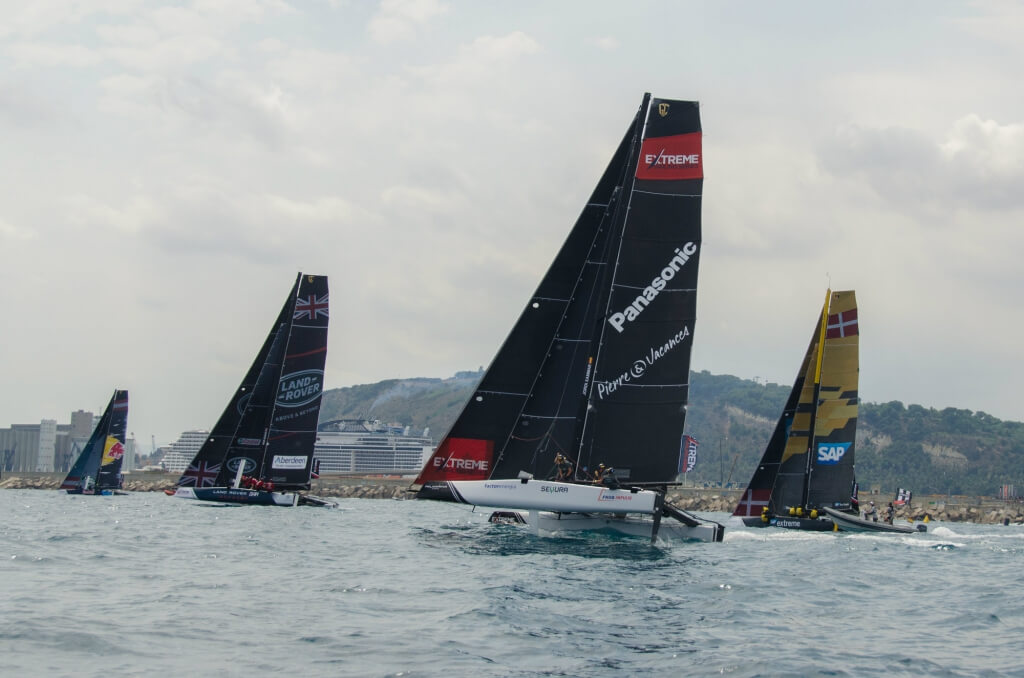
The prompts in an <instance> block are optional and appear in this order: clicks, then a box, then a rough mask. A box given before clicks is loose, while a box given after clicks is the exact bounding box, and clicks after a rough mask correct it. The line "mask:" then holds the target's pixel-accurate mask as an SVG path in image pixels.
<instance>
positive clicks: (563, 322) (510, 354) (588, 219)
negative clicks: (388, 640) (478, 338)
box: [416, 114, 641, 498]
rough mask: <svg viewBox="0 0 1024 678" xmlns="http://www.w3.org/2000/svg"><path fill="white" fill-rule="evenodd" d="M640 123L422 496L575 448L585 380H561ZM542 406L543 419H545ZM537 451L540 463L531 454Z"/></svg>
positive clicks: (600, 272)
mask: <svg viewBox="0 0 1024 678" xmlns="http://www.w3.org/2000/svg"><path fill="white" fill-rule="evenodd" d="M640 120H641V118H640V115H639V114H637V117H636V118H635V119H634V121H633V123H632V124H631V125H630V127H629V129H628V130H627V131H626V134H625V136H624V138H623V139H622V141H621V143H620V144H619V146H618V149H617V150H616V151H615V154H614V155H613V156H612V160H611V162H610V163H609V164H608V167H607V168H606V169H605V171H604V174H603V175H602V177H601V180H600V181H599V182H598V184H597V187H596V188H595V189H594V191H593V193H592V194H591V196H590V199H589V200H588V201H587V203H586V205H585V206H584V208H583V211H582V213H581V214H580V216H579V218H578V219H577V220H576V224H575V225H574V226H573V228H572V230H571V231H570V233H569V236H568V238H567V239H566V241H565V242H564V243H563V245H562V247H561V249H560V250H559V252H558V254H557V255H556V257H555V260H554V261H553V262H552V264H551V266H550V267H549V268H548V271H547V273H546V274H545V275H544V277H543V278H542V279H541V282H540V285H539V286H538V287H537V290H536V291H535V292H534V294H533V296H532V297H531V298H530V299H529V301H528V302H527V303H526V306H525V308H524V309H523V311H522V313H521V314H520V316H519V319H518V320H517V321H516V324H515V325H514V326H513V328H512V331H511V332H510V333H509V335H508V337H507V338H506V339H505V342H504V344H502V346H501V348H500V349H499V350H498V353H497V355H496V356H495V357H494V360H493V361H492V362H491V364H490V366H489V367H488V369H487V371H486V373H485V374H484V376H483V379H481V381H480V384H479V386H478V387H477V390H476V391H475V392H474V393H473V394H472V395H471V396H470V399H469V400H468V401H467V403H466V405H465V406H464V408H463V410H462V412H461V413H460V415H459V417H458V418H457V419H456V421H455V423H454V424H453V425H452V427H451V429H450V430H449V431H448V433H447V435H446V436H445V437H444V439H443V440H442V441H441V444H440V445H438V448H437V450H436V451H435V453H434V454H433V456H432V457H431V458H430V459H429V460H428V461H427V464H426V466H424V468H423V470H422V471H421V472H420V475H419V477H418V478H417V479H416V484H417V485H420V486H421V489H420V492H419V495H418V496H419V497H421V498H444V497H445V496H446V495H447V490H446V488H445V486H444V484H443V482H440V481H445V480H479V479H485V478H489V477H495V478H499V477H512V476H514V475H516V474H517V473H518V472H519V471H520V470H525V471H529V472H531V473H538V472H539V473H544V472H545V471H546V470H547V469H550V468H551V466H552V463H553V457H554V454H555V453H557V452H568V451H569V448H571V447H572V445H573V441H574V439H575V437H576V429H577V426H578V422H577V415H578V411H579V409H580V402H581V400H582V399H583V398H584V395H583V389H582V373H581V374H580V379H579V380H577V381H576V383H575V385H572V384H570V381H569V379H568V378H567V377H568V374H569V373H570V372H571V371H573V369H574V368H575V370H576V371H577V372H579V371H580V366H581V365H585V357H584V358H582V359H581V358H580V355H581V353H582V355H583V356H586V355H587V352H588V351H589V344H590V340H591V332H590V331H589V328H588V330H587V332H586V336H583V337H581V332H582V331H583V327H582V322H581V321H580V315H581V312H585V306H589V305H594V304H593V303H590V302H591V300H592V299H593V297H594V295H595V294H597V292H595V289H596V287H597V286H598V283H597V281H598V280H599V279H600V278H602V277H603V276H604V275H605V274H606V273H605V271H606V269H607V248H608V242H609V235H608V234H609V231H610V229H611V221H612V215H613V214H614V212H615V209H616V207H617V205H619V204H620V201H619V200H618V197H619V195H620V193H621V190H620V189H621V186H622V182H623V179H624V177H625V176H626V168H627V165H628V163H629V158H630V155H631V151H632V149H633V147H634V145H635V143H636V139H637V138H638V136H639V124H640ZM577 295H580V296H577ZM574 299H580V303H578V304H576V303H574ZM584 299H586V300H587V302H586V303H585V302H584V301H583V300H584ZM570 315H571V316H573V317H572V319H570V318H569V316H570ZM573 321H575V322H573ZM570 325H573V327H570ZM570 355H571V356H572V357H571V358H570V359H569V360H560V358H562V357H563V356H570ZM555 363H557V364H555ZM537 393H540V394H541V396H540V398H541V399H543V401H544V405H543V406H538V405H536V404H534V403H530V409H531V412H530V413H529V416H526V417H523V416H521V415H522V414H523V412H524V408H525V407H526V406H527V403H528V401H529V400H530V399H531V397H532V396H533V395H534V394H537ZM544 409H547V410H548V412H547V413H545V414H541V411H542V410H544ZM541 449H543V450H545V453H544V455H543V458H541V457H540V456H539V454H538V455H535V454H534V452H535V451H536V450H541Z"/></svg>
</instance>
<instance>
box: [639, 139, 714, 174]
mask: <svg viewBox="0 0 1024 678" xmlns="http://www.w3.org/2000/svg"><path fill="white" fill-rule="evenodd" d="M702 156H703V153H702V151H701V133H700V132H690V133H688V134H675V135H672V136H667V137H652V138H649V139H644V142H643V145H642V146H641V147H640V159H639V161H638V162H637V165H636V178H637V179H643V180H649V179H654V180H679V179H702V178H704V162H703V157H702Z"/></svg>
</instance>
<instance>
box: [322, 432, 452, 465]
mask: <svg viewBox="0 0 1024 678" xmlns="http://www.w3.org/2000/svg"><path fill="white" fill-rule="evenodd" d="M429 433H430V430H429V429H424V431H423V434H422V435H418V436H417V435H411V434H410V427H408V426H402V425H401V424H382V423H381V422H380V421H379V420H373V421H363V420H358V419H339V420H335V421H327V422H324V423H322V424H320V425H319V426H318V427H317V440H316V447H315V448H314V455H315V457H316V458H317V459H319V460H320V475H325V474H329V473H335V474H356V475H359V474H373V475H377V474H386V475H392V474H397V475H401V474H415V473H419V470H420V469H421V468H422V467H423V464H424V461H425V460H426V459H427V458H428V457H429V456H430V453H431V452H432V450H433V444H434V443H433V441H432V440H431V438H430V436H429Z"/></svg>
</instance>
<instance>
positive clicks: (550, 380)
mask: <svg viewBox="0 0 1024 678" xmlns="http://www.w3.org/2000/svg"><path fill="white" fill-rule="evenodd" d="M702 187H703V165H702V158H701V125H700V112H699V108H698V105H697V103H696V102H692V101H671V100H667V99H652V98H651V97H650V95H645V96H644V99H643V103H642V105H641V107H640V110H639V112H638V113H637V114H636V117H635V118H634V119H633V121H632V123H631V124H630V126H629V129H628V130H627V131H626V134H625V137H624V138H623V139H622V142H621V143H620V144H619V146H618V149H617V150H616V152H615V154H614V156H613V157H612V160H611V163H610V164H609V165H608V168H607V169H606V170H605V172H604V175H603V176H602V177H601V179H600V181H599V182H598V185H597V188H596V189H595V190H594V192H593V194H592V195H591V197H590V200H588V201H587V204H586V206H585V207H584V208H583V212H582V214H581V215H580V217H579V219H578V220H577V221H576V224H575V226H574V227H573V228H572V230H571V231H570V233H569V236H568V238H567V239H566V241H565V243H564V244H563V245H562V248H561V250H560V251H559V252H558V254H557V256H556V257H555V260H554V262H553V263H552V264H551V267H550V268H549V269H548V271H547V273H546V274H545V275H544V278H543V279H542V280H541V283H540V286H539V287H538V288H537V291H536V292H535V293H534V295H533V296H532V297H531V298H530V300H529V301H528V302H527V304H526V307H525V309H524V310H523V312H522V314H521V315H520V317H519V319H518V321H517V322H516V324H515V326H514V327H513V328H512V331H511V332H510V333H509V335H508V337H507V338H506V340H505V343H504V344H503V345H502V346H501V348H500V349H499V351H498V353H497V355H496V356H495V358H494V360H493V362H492V363H491V365H490V367H489V368H488V370H487V372H486V373H485V374H484V377H483V379H482V380H481V382H480V384H479V386H478V388H477V390H476V391H475V392H474V393H473V394H472V395H471V397H470V398H469V400H468V402H467V403H466V405H465V406H464V408H463V410H462V412H461V414H460V415H459V417H458V419H457V420H456V421H455V423H454V424H453V426H452V427H451V430H449V431H448V434H447V435H446V436H445V438H444V439H443V440H442V441H441V444H440V445H439V446H438V448H437V450H436V451H435V453H434V454H433V456H432V457H431V458H430V459H429V460H428V461H427V463H426V465H425V467H424V468H423V470H422V471H421V472H420V475H419V477H418V478H417V480H416V483H415V484H414V485H413V489H414V490H416V491H417V497H418V498H424V499H443V500H449V501H459V502H464V503H468V504H474V505H479V506H490V507H495V508H503V509H511V510H505V511H500V512H498V513H496V514H494V515H493V516H492V521H495V522H498V521H500V522H516V523H524V524H527V525H529V526H530V527H531V528H532V529H534V530H537V531H540V530H543V531H564V530H600V529H611V530H615V531H618V532H624V533H627V534H633V535H639V536H645V537H649V538H654V537H655V536H657V535H659V534H660V535H661V536H677V537H681V538H685V539H693V540H701V541H720V540H721V539H722V536H723V532H724V528H723V527H722V526H721V525H719V524H717V523H714V522H710V521H706V520H703V519H700V518H698V517H696V516H694V515H692V514H689V513H687V512H685V511H682V510H681V509H678V508H676V507H673V506H671V505H670V504H668V503H667V502H666V501H665V492H666V488H667V486H668V485H669V484H670V483H672V482H673V481H674V480H675V478H676V476H677V474H678V473H679V469H680V455H681V454H682V449H681V443H682V438H683V425H684V421H685V416H686V401H687V393H688V390H689V383H688V382H689V369H690V349H691V345H692V340H693V325H694V318H695V311H696V292H697V264H698V260H699V257H700V245H701V227H700V213H701V192H702ZM563 458H564V459H565V460H566V461H564V462H562V464H563V467H562V469H561V470H562V472H561V477H560V479H552V475H553V471H554V468H555V466H556V459H558V460H559V461H561V460H562V459H563ZM602 466H603V467H604V468H605V469H614V471H613V472H607V471H606V472H605V474H604V479H603V480H602V481H601V482H595V480H594V473H595V471H596V470H597V469H599V468H600V467H602ZM570 467H571V468H570ZM663 518H670V519H673V520H665V521H664V522H663V521H662V519H663Z"/></svg>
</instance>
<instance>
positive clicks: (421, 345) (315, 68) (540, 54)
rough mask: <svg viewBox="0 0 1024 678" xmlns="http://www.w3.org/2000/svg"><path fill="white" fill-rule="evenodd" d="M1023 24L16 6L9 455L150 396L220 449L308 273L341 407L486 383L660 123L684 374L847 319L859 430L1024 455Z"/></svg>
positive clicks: (5, 295) (746, 368)
mask: <svg viewBox="0 0 1024 678" xmlns="http://www.w3.org/2000/svg"><path fill="white" fill-rule="evenodd" d="M1020 35H1024V10H1021V8H1020V7H1019V6H1018V4H1017V3H1014V2H934V1H928V2H923V1H922V2H906V3H896V4H894V3H890V2H866V3H845V4H839V3H819V2H809V1H808V2H784V3H770V4H765V3H732V2H724V3H722V2H633V3H611V2H608V3H603V2H590V1H584V0H579V1H578V2H567V3H546V2H523V3H480V2H469V1H468V0H467V1H457V0H446V1H442V0H382V1H381V2H379V3H370V2H347V1H345V0H334V1H329V0H324V1H322V2H286V1H284V0H262V1H261V0H194V1H192V2H187V1H186V2H178V3H165V4H160V3H155V2H148V1H146V2H144V1H142V0H96V1H93V2H88V3H82V2H77V1H74V0H62V1H58V0H45V1H44V0H34V1H32V2H18V3H4V4H3V5H2V6H0V138H3V139H4V148H3V152H2V153H0V317H2V318H3V320H2V321H0V341H2V342H3V343H2V346H3V350H2V351H0V374H2V375H3V379H2V382H0V426H7V425H9V424H11V423H34V422H38V421H39V420H40V419H41V418H55V419H57V420H58V421H61V422H66V421H67V420H68V415H69V412H70V411H72V410H74V409H78V408H84V409H92V410H94V411H97V412H98V411H100V409H101V408H102V407H103V406H104V405H105V403H106V401H107V399H108V398H109V395H110V393H111V392H112V391H113V390H114V388H127V389H128V390H129V391H130V393H131V399H132V406H131V411H130V418H129V429H130V430H131V431H134V432H135V434H136V436H137V437H138V438H139V439H140V442H141V443H142V449H143V450H148V441H149V438H150V436H155V437H156V440H157V443H158V444H159V443H167V442H171V441H172V440H173V439H174V438H175V437H176V436H177V434H178V433H179V432H180V431H181V430H184V429H189V428H203V427H209V426H211V425H212V424H213V422H214V421H215V420H216V418H217V416H218V415H219V414H220V411H221V409H222V408H223V406H224V403H225V402H226V400H227V398H228V396H229V394H230V393H231V392H232V390H233V389H234V388H235V386H236V385H237V383H238V381H239V379H240V378H241V376H242V374H243V373H244V371H245V369H246V368H247V366H248V365H249V363H250V362H251V360H252V357H253V354H254V352H255V351H256V349H257V348H258V347H259V345H260V344H261V342H262V341H263V338H264V336H265V334H266V332H267V330H268V329H269V325H270V323H271V322H272V320H273V318H274V317H276V314H277V312H278V310H279V308H280V306H281V304H282V303H283V301H284V296H285V294H286V292H287V291H288V289H289V286H290V285H291V282H292V280H293V276H294V274H295V273H296V272H297V271H300V270H301V271H305V272H311V273H319V274H327V275H329V276H330V279H331V288H332V292H331V302H332V303H331V306H332V314H331V316H332V322H331V340H330V352H329V356H328V372H327V384H326V385H327V387H328V388H331V387H339V386H348V385H352V384H357V383H367V382H373V381H377V380H380V379H385V378H395V377H412V376H433V377H446V376H450V375H451V374H452V373H454V372H455V371H457V370H461V369H475V368H477V367H479V366H481V365H486V364H487V363H488V362H489V361H490V359H491V357H492V356H493V354H494V352H495V351H496V350H497V348H498V346H499V344H500V342H501V341H502V340H503V339H504V337H505V334H506V333H507V331H508V329H509V328H510V326H511V324H512V322H513V321H514V319H515V318H516V317H517V315H518V314H519V312H520V310H521V308H522V305H523V304H524V303H525V302H526V300H527V298H528V296H529V294H530V293H531V292H532V291H533V289H534V287H535V286H536V285H537V283H538V281H539V279H540V276H541V275H542V274H543V272H544V271H545V269H546V268H547V266H548V264H549V263H550V261H551V259H552V257H553V256H554V254H555V252H556V250H557V248H558V247H559V246H560V245H561V243H562V240H563V239H564V238H565V236H566V234H567V232H568V229H569V228H570V226H571V225H572V223H573V222H574V220H575V218H576V216H577V214H578V212H579V210H580V209H581V208H582V206H583V203H584V201H585V200H586V198H587V197H588V195H589V193H590V191H591V190H592V188H593V186H594V184H595V183H596V181H597V179H598V177H599V176H600V173H601V171H602V170H603V168H604V166H605V164H606V163H607V162H608V160H609V158H610V155H611V153H612V151H613V150H614V148H615V146H616V144H617V143H618V141H619V139H620V138H621V136H622V134H623V132H624V131H625V129H626V126H627V125H628V123H629V121H630V119H631V117H632V115H633V113H634V112H635V110H636V107H637V106H638V105H639V103H640V99H641V96H642V94H643V93H644V92H645V91H650V92H652V93H653V94H654V95H655V96H662V97H668V98H679V99H696V100H699V101H700V102H701V106H702V119H703V125H704V144H705V145H704V151H705V161H704V162H705V174H706V180H705V200H704V220H703V223H704V252H703V255H702V260H701V267H702V268H701V273H700V276H701V277H700V300H699V308H698V312H699V318H698V323H697V327H696V331H695V348H694V357H693V367H694V368H695V369H698V370H700V369H707V370H710V371H712V372H715V373H730V374H735V375H738V376H741V377H747V378H749V377H755V376H756V377H759V378H761V379H768V380H771V381H776V382H781V383H787V382H789V381H791V380H792V378H793V377H794V376H795V372H796V369H797V367H798V363H799V361H800V359H801V357H802V353H803V350H804V348H805V346H806V341H807V337H808V336H809V332H810V331H811V327H812V325H813V322H814V317H815V314H816V312H817V311H818V310H819V308H820V304H821V301H822V299H823V297H824V291H825V288H826V286H827V285H828V284H830V283H831V285H832V287H833V288H834V289H850V288H852V289H856V290H857V293H858V298H859V301H860V312H861V319H862V321H861V322H862V354H861V368H862V369H861V396H862V398H863V399H864V400H867V401H874V402H884V401H888V400H901V401H903V402H905V403H912V402H914V403H920V404H923V405H927V406H933V407H939V408H941V407H947V406H953V407H960V408H967V409H972V410H984V411H986V412H989V413H990V414H994V415H996V416H999V417H1002V418H1009V419H1015V420H1020V419H1021V418H1022V416H1021V414H1022V413H1021V405H1020V402H1019V398H1018V397H1017V391H1018V389H1017V384H1018V383H1020V382H1021V381H1022V378H1024V374H1022V373H1024V367H1022V366H1021V364H1022V361H1021V359H1020V350H1019V348H1018V337H1020V336H1021V329H1022V328H1021V325H1022V319H1021V314H1020V312H1019V301H1018V299H1019V297H1020V293H1021V291H1022V282H1024V274H1022V273H1021V267H1020V265H1019V264H1018V262H1017V259H1018V257H1019V253H1020V252H1022V251H1024V247H1022V245H1024V242H1022V240H1024V235H1022V231H1021V229H1020V224H1021V221H1022V219H1021V217H1022V216H1024V191H1022V190H1021V188H1020V187H1021V186H1024V95H1022V93H1021V90H1020V87H1019V80H1020V76H1019V66H1020V64H1021V63H1022V62H1024V61H1022V58H1024V47H1022V46H1021V41H1020V39H1019V36H1020Z"/></svg>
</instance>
